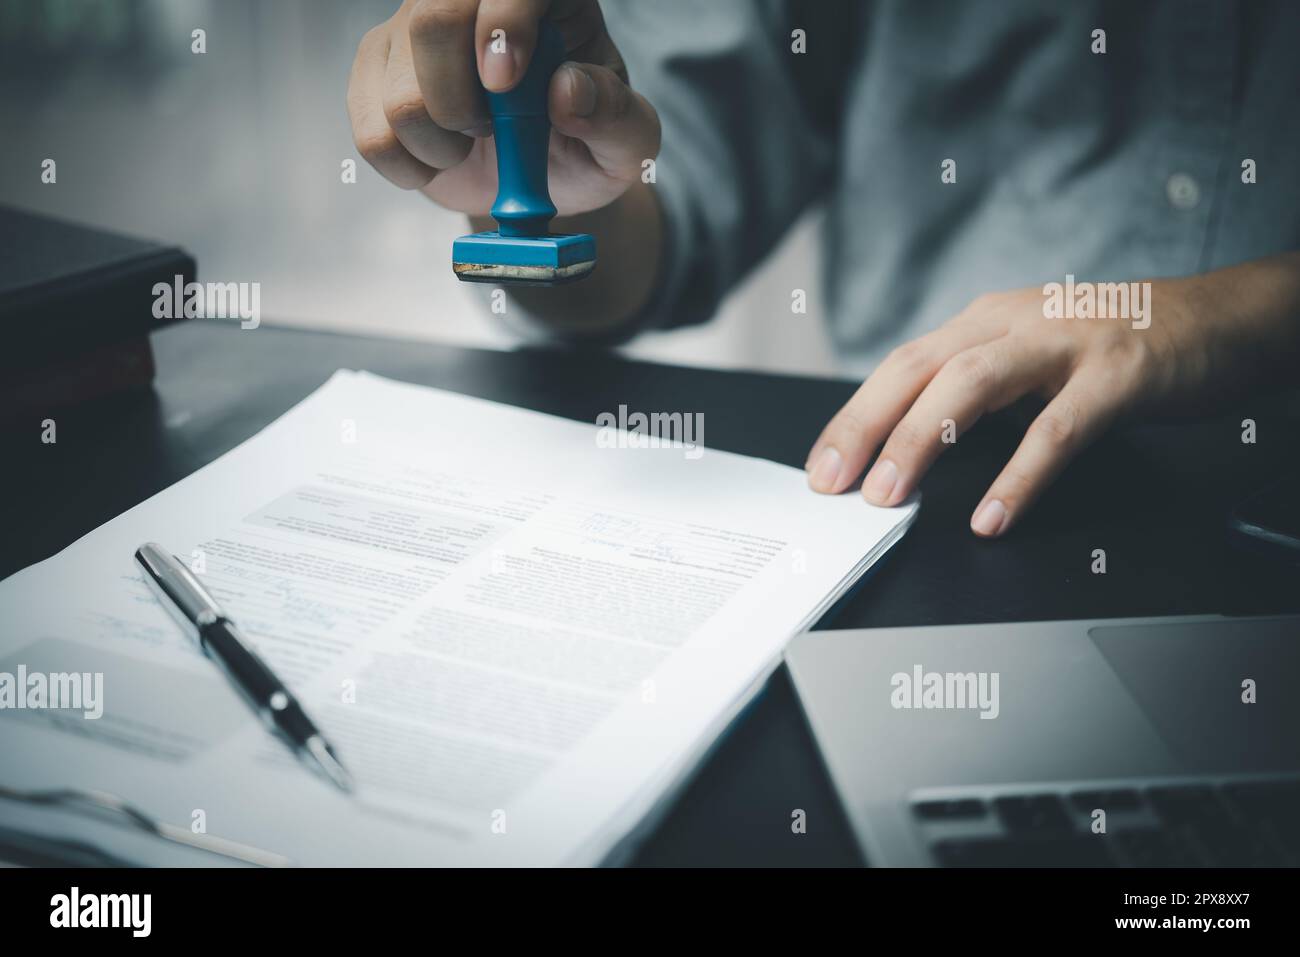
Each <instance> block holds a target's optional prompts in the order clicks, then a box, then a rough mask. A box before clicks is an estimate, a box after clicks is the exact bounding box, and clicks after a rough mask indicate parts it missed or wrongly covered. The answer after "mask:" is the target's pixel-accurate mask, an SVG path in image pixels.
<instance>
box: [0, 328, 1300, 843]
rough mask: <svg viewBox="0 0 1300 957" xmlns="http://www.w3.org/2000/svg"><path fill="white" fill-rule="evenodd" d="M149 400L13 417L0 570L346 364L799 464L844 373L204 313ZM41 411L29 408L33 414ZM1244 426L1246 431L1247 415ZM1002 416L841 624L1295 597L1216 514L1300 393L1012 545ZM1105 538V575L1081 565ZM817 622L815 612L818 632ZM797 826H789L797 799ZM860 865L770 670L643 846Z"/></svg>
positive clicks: (1060, 494) (1251, 604)
mask: <svg viewBox="0 0 1300 957" xmlns="http://www.w3.org/2000/svg"><path fill="white" fill-rule="evenodd" d="M154 344H155V348H156V351H157V358H158V367H159V373H158V381H157V384H156V388H155V390H154V391H153V392H150V393H145V394H138V395H133V396H124V397H120V398H117V399H114V400H112V401H106V402H100V403H97V404H95V405H94V406H92V407H87V408H81V409H77V410H74V411H64V412H55V413H51V415H52V417H54V418H55V419H56V421H57V423H58V442H57V443H56V444H55V445H43V444H42V443H41V441H40V433H41V429H40V423H39V421H31V422H18V423H10V424H8V425H6V426H4V445H3V448H4V463H3V467H2V469H0V474H2V475H3V482H4V485H5V487H6V491H5V494H4V499H3V500H4V502H5V508H6V518H5V521H4V537H3V545H0V576H7V575H9V574H10V573H12V572H14V571H16V570H17V569H19V568H21V567H23V566H24V565H27V564H30V563H32V562H35V561H38V560H40V559H43V558H46V557H48V556H50V555H52V554H54V553H55V552H56V551H58V550H59V549H60V548H62V547H64V546H65V545H67V544H69V543H70V542H72V541H73V540H75V539H76V538H78V537H79V536H81V535H83V534H85V533H86V532H88V531H90V530H91V529H93V528H95V527H96V526H97V525H99V524H100V523H102V522H105V521H107V520H108V519H110V518H112V517H113V516H114V515H117V514H118V513H120V512H122V511H124V510H125V509H127V508H129V507H131V506H132V505H135V504H136V503H138V502H140V501H141V500H143V499H145V498H147V497H148V496H150V495H152V494H154V493H155V492H157V491H158V490H160V489H162V488H164V487H166V486H167V485H170V484H171V483H173V482H176V481H178V480H179V479H181V478H183V477H185V476H186V475H188V474H189V473H190V472H192V471H194V470H195V469H197V468H199V467H200V466H202V465H204V464H206V463H207V462H210V461H212V460H213V459H215V458H216V457H217V456H219V455H221V454H222V453H224V452H226V451H228V450H229V449H230V448H232V447H233V446H235V445H236V444H238V443H239V442H241V441H243V440H244V439H246V438H248V437H249V436H250V435H252V434H253V433H255V432H256V431H257V430H259V429H261V428H262V427H263V426H265V425H266V424H267V423H269V422H271V421H272V420H273V419H275V418H276V417H277V416H279V415H280V414H281V413H283V412H284V411H285V410H287V409H288V408H289V407H290V406H292V405H293V404H294V403H296V402H298V401H299V400H300V399H301V398H303V397H304V396H305V395H307V393H309V392H310V391H312V390H313V389H314V388H316V387H317V386H318V385H320V384H321V383H322V382H324V381H325V379H326V378H328V377H329V375H330V373H332V372H333V371H334V370H335V369H337V368H340V367H347V368H354V369H369V370H371V371H373V372H376V373H379V374H382V375H386V376H391V377H393V378H397V379H403V380H407V381H410V382H418V383H424V384H427V385H432V386H438V387H440V388H444V389H452V390H455V391H457V392H463V393H466V394H469V395H476V396H483V397H486V398H491V399H495V400H498V401H501V402H508V403H512V404H515V405H519V406H526V407H528V408H532V409H538V410H540V411H543V412H550V413H554V414H556V415H563V416H568V417H570V418H573V419H578V420H582V421H587V422H594V421H595V418H596V416H597V414H598V413H600V412H603V411H608V410H610V409H616V408H617V407H618V405H619V404H620V403H627V404H628V405H630V406H632V407H635V408H642V409H666V410H691V411H701V412H703V413H705V418H706V422H707V425H708V428H707V432H706V433H705V434H706V436H707V441H708V444H709V445H710V446H711V447H715V448H723V449H729V450H731V451H734V452H742V453H746V454H749V455H757V456H762V457H764V458H769V459H773V460H775V461H778V462H784V463H786V464H789V465H794V466H801V465H802V464H803V461H804V457H805V455H806V453H807V451H808V447H809V445H810V444H811V443H812V440H813V439H814V438H815V437H816V435H817V432H818V430H819V429H820V428H821V426H822V425H823V424H824V423H825V421H826V420H827V418H828V417H829V416H830V415H831V414H832V413H834V411H835V410H836V409H837V408H838V407H839V405H840V404H841V403H842V402H843V401H844V400H845V399H846V398H847V397H848V396H849V394H850V393H851V392H852V390H853V388H854V386H855V384H854V383H850V382H838V381H821V380H812V379H803V378H793V377H784V376H774V375H758V374H750V373H735V372H714V371H708V370H700V369H686V368H676V367H669V366H660V365H652V364H647V363H639V362H630V361H627V360H625V359H622V358H619V357H617V356H613V355H608V354H604V353H594V352H593V353H589V352H582V351H534V350H529V351H519V352H489V351H482V350H470V349H458V348H452V347H447V346H437V345H429V344H417V343H408V342H397V341H392V340H383V339H366V338H359V337H353V336H341V335H332V334H326V333H308V332H298V331H290V330H285V329H277V328H273V327H271V326H267V325H263V326H262V327H260V328H258V329H256V330H249V331H242V330H239V329H237V328H234V327H225V326H218V325H216V324H214V323H211V322H203V321H196V322H190V323H187V324H184V325H181V326H178V327H174V328H171V329H168V330H164V331H162V332H160V333H159V334H157V336H156V337H155V340H154ZM44 417H45V416H42V418H44ZM1244 418H1252V419H1254V420H1255V421H1256V422H1257V424H1258V442H1257V444H1255V445H1244V444H1243V443H1242V442H1241V427H1240V422H1241V420H1242V419H1244ZM1017 437H1018V434H1017V430H1016V423H1015V422H1014V421H1012V420H1011V419H1010V418H1009V417H995V418H993V419H990V420H989V421H987V422H985V423H983V424H981V425H980V427H979V428H977V429H976V430H974V431H973V432H972V433H971V434H970V435H969V436H967V437H964V438H963V439H962V440H961V441H960V442H958V443H957V445H956V446H955V447H954V448H953V449H952V450H951V451H950V452H949V453H948V454H947V455H946V456H945V457H944V458H943V460H942V461H941V462H940V464H939V465H938V466H937V467H936V468H935V470H934V471H933V473H932V474H931V475H930V476H929V477H928V478H927V479H926V481H925V483H924V484H923V486H922V491H923V494H924V497H925V501H924V506H923V507H922V510H921V516H920V518H919V520H918V521H917V524H916V525H915V527H914V528H913V529H912V531H911V532H910V533H909V534H908V536H907V537H906V538H905V539H904V541H903V542H902V543H901V544H900V545H899V546H898V547H897V548H896V549H895V550H894V552H893V553H892V554H891V555H890V556H889V557H888V558H887V559H886V561H885V562H884V563H883V565H882V566H881V567H880V568H879V569H878V570H877V571H876V572H875V573H874V574H873V575H872V576H871V578H870V580H869V581H868V582H867V583H866V585H865V586H864V587H862V588H861V589H860V590H859V591H858V592H857V593H856V594H855V595H854V596H853V597H852V598H850V599H849V600H848V601H846V602H845V603H844V604H843V605H842V607H841V608H840V609H838V610H837V613H836V617H835V620H834V622H833V624H834V626H835V627H869V626H887V625H919V624H932V623H958V622H991V621H1030V620H1046V619H1054V618H1077V617H1110V616H1121V615H1162V614H1192V613H1202V612H1222V613H1238V614H1241V613H1264V612H1271V611H1281V610H1287V611H1297V610H1300V587H1297V586H1300V571H1297V570H1296V569H1294V568H1287V567H1283V566H1277V565H1270V564H1268V563H1267V562H1265V561H1262V560H1259V559H1256V558H1254V557H1253V556H1251V555H1250V554H1247V553H1243V552H1238V551H1236V550H1234V549H1232V548H1230V547H1229V545H1228V544H1227V542H1226V538H1225V518H1226V515H1227V512H1228V509H1229V508H1230V506H1231V505H1232V504H1233V503H1234V502H1235V501H1237V500H1239V499H1240V498H1242V497H1244V496H1245V495H1246V494H1248V493H1249V492H1251V491H1252V490H1254V489H1255V488H1257V487H1259V486H1261V485H1265V484H1268V483H1269V482H1270V481H1272V480H1273V479H1275V478H1277V477H1279V476H1282V475H1285V474H1287V473H1288V472H1290V473H1295V472H1298V471H1300V403H1297V402H1296V401H1294V399H1291V400H1285V401H1284V400H1282V399H1278V398H1271V399H1255V400H1249V401H1238V402H1232V403H1225V405H1224V407H1223V408H1222V410H1221V415H1220V416H1219V417H1217V418H1215V419H1213V420H1210V421H1204V422H1200V423H1196V424H1180V425H1167V426H1149V427H1144V428H1143V429H1141V430H1132V431H1130V432H1126V433H1124V434H1122V435H1118V436H1115V437H1112V438H1110V439H1108V440H1106V441H1104V442H1103V443H1101V444H1100V445H1098V446H1097V447H1095V448H1094V449H1092V450H1091V451H1089V452H1088V453H1087V454H1085V455H1084V456H1083V458H1081V459H1080V460H1079V461H1078V462H1077V463H1075V465H1074V467H1073V468H1071V469H1070V470H1069V471H1068V472H1067V474H1066V475H1065V476H1064V477H1063V478H1062V479H1061V480H1060V481H1059V482H1058V484H1057V485H1056V486H1055V487H1054V488H1053V489H1052V490H1051V491H1050V492H1049V493H1048V495H1047V496H1046V497H1045V498H1044V499H1043V501H1042V502H1041V503H1040V504H1039V506H1038V508H1037V509H1036V510H1035V511H1034V513H1033V514H1032V515H1031V516H1030V517H1029V518H1028V519H1027V520H1026V521H1025V522H1024V523H1023V524H1022V525H1021V526H1020V527H1019V528H1018V529H1016V530H1015V531H1014V532H1013V533H1012V534H1011V535H1010V536H1009V537H1008V538H1006V539H1005V540H1003V541H999V542H982V541H979V540H977V539H976V538H975V537H974V536H973V535H971V534H970V532H969V531H968V526H967V522H968V520H969V516H970V512H971V510H972V509H973V508H974V506H975V504H976V503H977V502H978V500H979V497H980V495H981V494H982V493H983V491H984V490H985V488H986V487H987V485H988V483H989V482H990V481H991V480H992V478H993V477H994V475H995V474H996V473H997V470H998V469H999V467H1000V466H1001V464H1002V463H1003V462H1004V461H1005V460H1006V457H1007V455H1009V454H1010V452H1011V450H1012V449H1013V448H1014V445H1015V442H1016V440H1017ZM1095 548H1104V549H1105V550H1106V555H1107V566H1108V571H1107V574H1105V575H1093V574H1092V573H1091V572H1090V566H1091V563H1092V551H1093V549H1095ZM827 624H828V623H826V622H824V623H823V627H824V626H826V625H827ZM793 808H802V809H804V810H805V811H806V812H807V815H808V833H807V834H806V835H802V836H796V835H793V834H792V833H791V832H790V826H789V824H790V812H791V810H792V809H793ZM860 860H861V859H860V857H859V855H858V852H857V850H856V849H855V847H854V845H853V842H852V840H851V838H850V836H849V832H848V827H847V823H846V822H845V820H844V817H843V814H842V812H841V811H840V809H839V806H838V804H837V802H836V800H835V796H834V794H833V793H832V791H831V789H830V786H829V783H828V781H827V779H826V775H825V772H824V770H823V769H822V766H821V764H820V761H819V759H818V757H817V753H816V749H815V747H814V744H813V741H812V739H811V738H810V737H809V734H808V731H807V729H806V727H805V725H804V723H803V719H802V715H801V713H800V710H799V706H798V703H797V701H796V700H795V698H794V695H793V692H792V690H791V687H790V684H789V680H788V677H787V675H786V674H785V673H784V671H782V672H780V673H778V674H777V675H776V676H775V677H774V678H773V679H772V681H771V683H770V684H769V686H768V688H767V689H766V691H765V692H764V694H763V695H762V696H761V697H760V698H759V699H758V700H757V701H756V702H755V703H754V704H753V705H752V706H751V707H750V708H749V710H748V711H747V712H746V714H745V715H744V716H743V717H742V718H741V719H740V720H738V721H737V722H736V724H735V726H733V728H732V729H731V731H730V732H729V733H728V734H727V736H726V737H725V738H724V739H723V741H722V742H721V743H720V745H719V747H718V748H717V750H716V751H715V753H714V754H713V755H712V757H711V758H710V759H709V761H708V762H707V763H706V764H705V766H704V767H703V768H702V769H701V771H700V773H699V774H698V775H697V776H696V778H695V779H694V781H693V782H692V783H691V784H690V785H689V786H688V788H687V789H686V790H685V792H684V793H683V794H682V796H681V797H680V799H679V800H678V801H677V803H676V805H675V806H674V807H673V809H672V810H671V811H669V813H668V814H667V816H666V817H665V818H664V820H663V821H662V822H660V824H659V826H658V827H657V829H656V831H655V833H654V834H653V836H652V837H651V838H650V839H649V840H648V841H647V843H646V844H645V845H644V846H643V848H642V849H641V851H640V853H639V856H638V861H639V862H640V863H644V864H718V865H747V864H793V865H811V864H855V863H860Z"/></svg>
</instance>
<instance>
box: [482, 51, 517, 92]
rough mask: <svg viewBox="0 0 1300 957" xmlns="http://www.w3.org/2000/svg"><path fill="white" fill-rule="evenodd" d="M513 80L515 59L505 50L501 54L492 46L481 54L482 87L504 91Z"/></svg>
mask: <svg viewBox="0 0 1300 957" xmlns="http://www.w3.org/2000/svg"><path fill="white" fill-rule="evenodd" d="M514 80H515V58H514V56H513V55H512V54H511V52H510V49H509V48H507V49H505V50H502V51H501V52H499V53H498V52H497V51H495V50H493V49H492V44H491V43H489V44H488V48H487V50H486V51H484V53H483V85H484V86H485V87H487V88H488V89H489V90H504V89H505V88H506V87H508V86H509V85H510V84H511V83H513V82H514Z"/></svg>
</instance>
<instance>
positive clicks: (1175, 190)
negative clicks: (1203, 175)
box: [1165, 173, 1201, 209]
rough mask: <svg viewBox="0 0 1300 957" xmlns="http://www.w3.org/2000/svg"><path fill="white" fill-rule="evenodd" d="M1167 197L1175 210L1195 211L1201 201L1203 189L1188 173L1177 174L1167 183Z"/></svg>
mask: <svg viewBox="0 0 1300 957" xmlns="http://www.w3.org/2000/svg"><path fill="white" fill-rule="evenodd" d="M1165 195H1166V196H1168V197H1169V205H1171V206H1173V207H1174V209H1193V208H1194V207H1195V206H1196V204H1197V203H1199V202H1200V201H1201V187H1199V186H1197V185H1196V180H1194V179H1192V177H1190V176H1188V175H1187V174H1186V173H1175V174H1174V175H1173V176H1170V177H1169V179H1168V180H1167V181H1166V182H1165Z"/></svg>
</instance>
